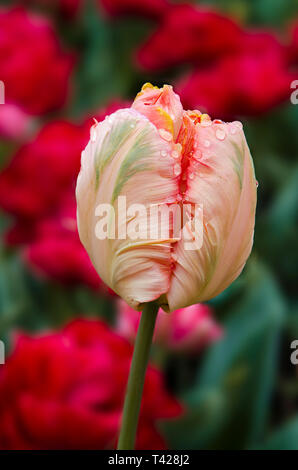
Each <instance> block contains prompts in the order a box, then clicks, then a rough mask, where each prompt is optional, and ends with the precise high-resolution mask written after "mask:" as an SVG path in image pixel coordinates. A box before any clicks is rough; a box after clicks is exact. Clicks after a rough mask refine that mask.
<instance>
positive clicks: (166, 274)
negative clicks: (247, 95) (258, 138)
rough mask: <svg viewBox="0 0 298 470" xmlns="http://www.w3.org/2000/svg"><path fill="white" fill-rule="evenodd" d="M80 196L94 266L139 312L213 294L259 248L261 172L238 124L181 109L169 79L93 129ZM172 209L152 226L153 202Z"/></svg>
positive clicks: (82, 226)
mask: <svg viewBox="0 0 298 470" xmlns="http://www.w3.org/2000/svg"><path fill="white" fill-rule="evenodd" d="M76 195H77V205H78V229H79V234H80V238H81V241H82V243H83V245H84V246H85V248H86V250H87V252H88V254H89V256H90V258H91V261H92V262H93V264H94V266H95V269H96V270H97V272H98V273H99V275H100V277H101V278H102V279H103V281H104V282H105V283H106V284H107V285H108V286H109V287H110V288H112V289H113V290H114V291H115V292H116V293H117V294H118V295H119V296H120V297H122V298H123V299H124V300H125V301H126V302H127V303H128V304H129V305H130V306H131V307H132V308H134V309H136V310H140V309H142V308H143V305H144V303H146V302H151V301H157V302H158V304H159V305H160V306H161V307H162V308H163V309H164V310H165V311H170V312H172V311H174V310H177V309H179V308H183V307H186V306H188V305H192V304H196V303H199V302H202V301H205V300H208V299H210V298H212V297H215V296H216V295H218V294H219V293H220V292H222V291H223V290H224V289H225V288H226V287H228V286H229V285H230V283H231V282H232V281H233V280H234V279H236V278H237V277H238V276H239V274H240V273H241V271H242V269H243V267H244V265H245V262H246V260H247V258H248V256H249V254H250V251H251V248H252V243H253V232H254V221H255V208H256V179H255V174H254V168H253V162H252V158H251V155H250V152H249V148H248V146H247V143H246V140H245V136H244V133H243V130H242V125H241V123H239V122H233V123H224V122H222V121H220V120H214V121H212V120H211V119H210V117H209V116H207V115H202V114H201V113H200V112H199V111H196V110H195V111H183V108H182V105H181V102H180V99H179V97H178V95H176V94H175V93H174V92H173V90H172V87H170V86H168V85H165V86H164V87H163V88H161V89H159V88H157V87H153V86H152V85H150V84H146V85H144V86H143V88H142V91H141V92H140V93H139V94H138V95H137V97H136V99H135V101H134V103H133V104H132V106H131V108H127V109H121V110H118V111H116V112H115V113H113V114H111V115H110V116H108V117H107V118H106V119H105V120H104V121H102V122H101V123H99V124H98V123H95V124H94V125H93V126H92V128H91V137H90V141H89V143H88V145H87V147H86V149H85V150H84V151H83V153H82V160H81V171H80V174H79V177H78V180H77V188H76ZM120 197H121V201H122V199H123V198H124V199H125V205H126V207H127V208H129V209H128V211H127V212H126V213H122V212H125V211H123V210H122V207H121V206H120V205H119V201H120ZM135 204H138V207H140V208H145V213H144V212H143V210H140V211H139V214H138V215H137V214H136V211H133V210H132V209H131V208H132V207H133V208H134V209H135ZM170 206H171V209H173V207H172V206H174V209H173V210H172V212H171V214H172V215H171V216H170V217H169V218H168V224H166V223H164V221H162V222H161V223H160V218H157V219H156V220H155V221H153V222H152V218H150V220H149V226H148V213H149V212H150V211H151V209H152V208H154V207H155V208H158V210H161V209H168V208H169V207H170ZM103 207H105V208H106V209H107V216H106V219H107V220H106V223H105V224H103V217H101V216H102V215H103V214H102V213H101V210H102V208H103ZM198 207H199V208H201V211H197V208H198ZM109 208H112V211H109V210H108V209H109ZM185 208H186V213H187V217H188V219H187V222H185V221H184V220H183V218H181V212H182V211H184V209H185ZM99 215H100V217H99ZM181 221H182V223H181ZM197 222H198V226H199V227H200V228H201V230H200V233H199V234H198V233H197ZM104 225H105V226H106V227H105V230H106V234H105V235H106V236H104V237H103V236H102V232H103V227H104ZM160 225H161V227H160ZM166 225H167V226H166ZM193 225H195V230H194V229H193ZM137 228H138V230H137ZM164 229H168V233H167V234H166V235H165V232H167V230H164ZM148 231H149V232H150V236H149V237H148ZM136 232H138V233H137V236H136ZM132 233H133V236H132V235H131V234H132ZM152 234H153V235H152ZM156 234H157V235H156ZM123 235H124V236H123ZM197 235H198V236H197ZM198 240H199V241H198ZM192 241H193V243H192ZM189 245H191V247H190V246H189Z"/></svg>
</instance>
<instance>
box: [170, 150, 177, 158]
mask: <svg viewBox="0 0 298 470" xmlns="http://www.w3.org/2000/svg"><path fill="white" fill-rule="evenodd" d="M171 155H172V157H173V158H179V153H178V152H177V151H176V150H173V152H172V154H171Z"/></svg>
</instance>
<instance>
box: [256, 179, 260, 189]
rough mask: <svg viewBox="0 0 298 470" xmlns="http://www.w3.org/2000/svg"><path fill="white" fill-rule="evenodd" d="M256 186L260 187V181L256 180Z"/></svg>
mask: <svg viewBox="0 0 298 470" xmlns="http://www.w3.org/2000/svg"><path fill="white" fill-rule="evenodd" d="M256 187H257V188H258V187H259V182H258V181H257V180H256Z"/></svg>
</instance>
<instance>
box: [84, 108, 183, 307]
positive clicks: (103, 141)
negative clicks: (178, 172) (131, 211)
mask: <svg viewBox="0 0 298 470" xmlns="http://www.w3.org/2000/svg"><path fill="white" fill-rule="evenodd" d="M174 148H175V144H174V142H173V141H172V140H171V141H169V139H168V138H167V139H163V138H162V137H161V136H160V134H159V132H158V130H157V128H156V127H155V125H154V124H152V123H151V122H150V121H149V120H148V119H147V118H146V117H145V116H143V115H141V114H140V113H138V112H137V111H135V110H133V109H124V110H120V111H117V112H116V113H114V114H112V115H111V116H110V117H109V118H107V119H106V120H105V121H103V122H102V123H100V124H98V125H97V126H95V127H93V128H92V129H91V139H90V142H89V144H88V145H87V147H86V149H85V151H84V152H83V154H82V162H81V164H82V169H81V173H80V175H79V178H78V183H77V190H76V192H77V201H78V227H79V234H80V238H81V241H82V243H83V244H84V246H85V248H86V250H87V251H88V253H89V256H90V258H91V260H92V262H93V264H94V266H95V268H96V270H97V272H98V273H99V274H100V276H101V277H102V279H103V280H104V281H105V282H106V283H107V284H108V285H109V286H111V287H112V288H113V290H114V291H115V292H116V293H117V294H119V295H121V296H122V297H123V298H124V299H125V300H126V301H127V302H128V303H129V304H130V305H131V306H132V307H134V308H136V309H137V308H140V305H141V304H142V303H144V302H149V301H152V300H154V299H157V298H158V297H160V295H161V294H163V293H166V292H167V290H168V289H169V283H170V277H171V262H172V260H171V244H172V239H171V236H170V233H169V234H168V236H166V237H160V238H157V239H154V240H152V239H148V237H147V229H148V227H146V220H145V215H140V214H139V215H138V217H137V219H138V225H139V233H140V235H139V238H138V239H135V240H134V239H131V237H127V236H126V237H125V239H121V238H119V236H117V239H104V240H100V239H98V238H97V236H96V235H95V231H96V223H97V217H96V215H95V209H96V208H97V207H98V205H99V204H111V205H112V206H113V208H114V210H115V218H116V221H117V230H118V233H117V234H118V235H119V233H127V232H128V231H129V230H131V228H132V226H133V224H134V223H135V222H136V221H135V217H132V218H131V220H129V219H128V220H125V219H124V220H123V221H122V220H119V217H121V209H119V208H118V203H119V199H118V198H119V196H126V208H129V207H130V206H131V205H132V204H136V203H138V204H143V205H144V206H145V207H146V208H149V206H151V205H165V206H166V205H167V204H168V201H169V200H175V198H176V197H177V194H178V191H179V185H178V177H177V176H175V171H174V167H175V165H177V158H173V157H172V156H171V153H172V152H173V149H174ZM175 156H176V155H175ZM147 214H148V212H147ZM146 217H147V215H146ZM109 227H110V230H111V233H112V230H113V227H112V223H111V225H109ZM150 228H151V227H150ZM153 228H154V227H153ZM121 230H124V232H121ZM145 235H146V236H145Z"/></svg>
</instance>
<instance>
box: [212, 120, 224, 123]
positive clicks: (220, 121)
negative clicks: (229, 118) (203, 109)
mask: <svg viewBox="0 0 298 470" xmlns="http://www.w3.org/2000/svg"><path fill="white" fill-rule="evenodd" d="M222 123H223V121H222V120H221V119H214V121H213V124H222Z"/></svg>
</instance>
